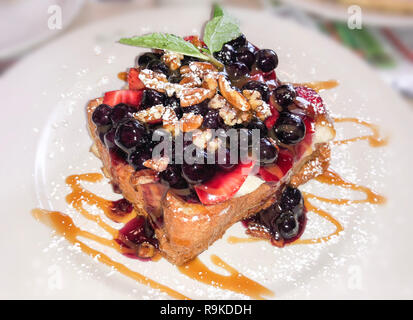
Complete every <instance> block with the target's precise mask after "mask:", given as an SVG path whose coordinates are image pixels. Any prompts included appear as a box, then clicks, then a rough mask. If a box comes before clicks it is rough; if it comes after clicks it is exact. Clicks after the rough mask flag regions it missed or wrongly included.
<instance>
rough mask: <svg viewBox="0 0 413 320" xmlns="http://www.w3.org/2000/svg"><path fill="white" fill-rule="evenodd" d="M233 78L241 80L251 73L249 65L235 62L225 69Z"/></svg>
mask: <svg viewBox="0 0 413 320" xmlns="http://www.w3.org/2000/svg"><path fill="white" fill-rule="evenodd" d="M225 70H226V71H227V74H228V77H229V78H230V79H231V80H239V79H241V78H243V77H245V76H246V75H247V74H248V73H249V71H250V70H249V69H248V67H247V66H246V65H245V64H244V63H242V62H234V63H231V64H230V65H228V66H227V67H226V69H225Z"/></svg>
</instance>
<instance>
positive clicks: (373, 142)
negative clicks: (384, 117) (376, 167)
mask: <svg viewBox="0 0 413 320" xmlns="http://www.w3.org/2000/svg"><path fill="white" fill-rule="evenodd" d="M334 122H335V123H341V122H351V123H355V124H359V125H362V126H364V127H366V128H368V129H370V130H371V132H372V134H370V135H365V136H359V137H354V138H350V139H344V140H335V141H332V144H334V145H342V144H348V143H351V142H356V141H360V140H367V141H368V143H369V145H370V146H371V147H373V148H378V147H383V146H385V145H387V144H388V142H389V138H388V137H386V138H382V137H380V130H379V127H378V126H377V125H375V124H371V123H369V122H366V121H363V120H359V119H357V118H334Z"/></svg>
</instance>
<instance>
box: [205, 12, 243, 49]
mask: <svg viewBox="0 0 413 320" xmlns="http://www.w3.org/2000/svg"><path fill="white" fill-rule="evenodd" d="M220 12H221V13H222V14H223V15H221V16H216V17H215V18H213V19H212V20H210V21H209V22H208V23H207V24H206V26H205V32H204V42H205V43H206V45H207V46H208V49H209V51H210V52H211V53H214V52H217V51H220V50H221V49H222V46H223V45H224V43H226V42H228V41H231V40H234V39H235V38H237V37H238V36H239V35H240V34H241V31H240V28H239V25H238V21H237V20H236V19H235V18H233V17H231V16H228V15H226V14H225V12H224V11H223V10H222V9H221V11H220ZM218 14H220V13H219V12H218ZM214 15H215V10H214Z"/></svg>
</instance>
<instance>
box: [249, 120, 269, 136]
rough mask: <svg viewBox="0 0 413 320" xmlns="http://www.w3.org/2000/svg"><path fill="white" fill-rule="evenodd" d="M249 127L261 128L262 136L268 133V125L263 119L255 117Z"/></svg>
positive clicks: (250, 128)
mask: <svg viewBox="0 0 413 320" xmlns="http://www.w3.org/2000/svg"><path fill="white" fill-rule="evenodd" d="M247 129H249V130H253V129H258V130H260V136H261V137H265V136H266V135H267V133H268V129H267V126H266V125H265V123H264V122H262V121H261V120H259V119H257V118H254V119H252V120H251V121H250V122H249V123H248V124H247Z"/></svg>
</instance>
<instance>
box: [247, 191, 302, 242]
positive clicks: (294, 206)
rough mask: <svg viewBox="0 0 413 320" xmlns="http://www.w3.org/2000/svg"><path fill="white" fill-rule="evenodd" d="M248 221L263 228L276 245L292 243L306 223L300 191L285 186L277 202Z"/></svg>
mask: <svg viewBox="0 0 413 320" xmlns="http://www.w3.org/2000/svg"><path fill="white" fill-rule="evenodd" d="M250 221H252V222H255V223H259V224H261V225H263V226H265V227H266V228H267V230H269V232H270V233H271V236H272V238H273V239H274V240H275V241H276V242H278V243H280V242H282V243H288V242H292V241H294V240H295V239H297V238H298V237H299V235H300V234H301V233H302V231H303V229H304V226H305V222H306V215H305V207H304V200H303V197H302V194H301V192H300V190H298V189H296V188H293V187H290V186H286V187H285V188H284V190H283V191H282V194H281V198H280V200H279V201H278V202H276V203H274V204H272V205H271V206H270V207H269V208H267V209H265V210H262V211H260V212H259V213H257V215H255V216H254V217H252V218H251V219H250Z"/></svg>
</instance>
